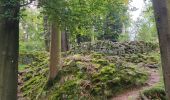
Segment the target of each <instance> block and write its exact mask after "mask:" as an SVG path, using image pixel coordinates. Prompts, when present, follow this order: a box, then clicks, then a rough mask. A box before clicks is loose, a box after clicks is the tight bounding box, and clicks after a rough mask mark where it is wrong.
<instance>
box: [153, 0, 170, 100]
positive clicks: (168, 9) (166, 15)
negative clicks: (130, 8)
mask: <svg viewBox="0 0 170 100" xmlns="http://www.w3.org/2000/svg"><path fill="white" fill-rule="evenodd" d="M153 6H154V10H155V19H156V24H157V30H158V36H159V44H160V51H161V59H162V67H163V68H162V69H163V75H164V83H165V90H166V95H167V100H170V0H153Z"/></svg>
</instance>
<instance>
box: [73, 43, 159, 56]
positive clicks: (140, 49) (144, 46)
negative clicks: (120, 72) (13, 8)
mask: <svg viewBox="0 0 170 100" xmlns="http://www.w3.org/2000/svg"><path fill="white" fill-rule="evenodd" d="M157 48H158V45H157V44H156V43H149V42H143V41H131V42H123V43H121V42H111V41H97V42H95V43H91V42H85V43H81V44H80V45H77V46H74V47H72V48H71V52H72V53H84V52H99V53H104V54H111V55H123V54H133V53H134V54H136V53H146V52H151V51H153V50H155V49H157Z"/></svg>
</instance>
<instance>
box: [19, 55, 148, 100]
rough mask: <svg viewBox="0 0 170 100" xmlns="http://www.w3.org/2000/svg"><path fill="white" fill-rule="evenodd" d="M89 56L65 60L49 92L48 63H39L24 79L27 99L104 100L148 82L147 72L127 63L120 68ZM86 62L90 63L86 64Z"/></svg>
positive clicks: (24, 91) (110, 62)
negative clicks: (47, 84)
mask: <svg viewBox="0 0 170 100" xmlns="http://www.w3.org/2000/svg"><path fill="white" fill-rule="evenodd" d="M86 56H87V57H86ZM86 56H85V57H83V56H80V55H78V56H73V57H70V58H68V59H66V60H64V61H65V63H64V65H63V66H62V67H61V69H60V70H59V71H58V76H57V79H56V80H55V81H53V82H52V83H53V85H52V86H51V87H50V88H45V85H46V82H47V76H48V70H49V69H48V66H47V65H48V64H47V62H48V60H44V61H40V62H39V61H38V62H37V61H35V63H33V64H31V65H30V67H29V68H28V69H29V70H28V72H27V75H26V76H23V77H24V78H25V79H26V80H24V85H23V87H22V89H21V90H22V92H23V93H24V96H26V97H29V98H30V99H32V100H34V99H35V98H40V97H41V98H43V97H47V98H50V100H64V99H67V100H104V99H108V98H109V97H111V96H112V95H113V94H116V93H118V92H121V91H122V90H124V89H127V88H130V87H133V86H138V85H142V84H143V83H144V82H145V81H146V80H147V74H146V73H144V71H141V69H140V68H135V67H129V66H126V65H127V63H126V62H125V61H123V62H124V63H122V64H117V63H113V62H112V61H111V60H106V56H104V55H102V56H101V58H103V59H101V58H99V57H98V56H97V58H99V59H97V58H96V57H95V58H94V57H92V56H90V55H86ZM86 58H88V59H89V60H87V61H86ZM82 59H83V60H82ZM84 59H85V60H84ZM114 62H117V61H114ZM117 65H119V66H117ZM125 66H126V67H125Z"/></svg>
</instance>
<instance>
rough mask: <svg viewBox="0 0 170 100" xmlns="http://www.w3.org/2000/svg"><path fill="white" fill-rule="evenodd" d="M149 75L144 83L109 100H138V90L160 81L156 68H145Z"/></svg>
mask: <svg viewBox="0 0 170 100" xmlns="http://www.w3.org/2000/svg"><path fill="white" fill-rule="evenodd" d="M147 70H148V72H149V74H150V76H149V79H148V81H147V82H146V85H144V86H143V87H140V88H133V89H129V90H126V91H124V92H123V93H121V94H119V95H117V96H115V97H113V98H111V100H140V92H141V91H142V90H145V89H147V88H150V87H152V86H153V85H155V84H157V83H158V82H159V81H160V75H159V72H158V69H151V68H147Z"/></svg>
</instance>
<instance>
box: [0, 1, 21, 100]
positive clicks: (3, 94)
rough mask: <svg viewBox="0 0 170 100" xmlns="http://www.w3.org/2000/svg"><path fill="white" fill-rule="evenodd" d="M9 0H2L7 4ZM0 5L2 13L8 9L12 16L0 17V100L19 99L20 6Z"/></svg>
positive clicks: (1, 2)
mask: <svg viewBox="0 0 170 100" xmlns="http://www.w3.org/2000/svg"><path fill="white" fill-rule="evenodd" d="M7 3H9V1H8V0H7V1H5V0H3V1H0V5H6V4H7ZM18 4H19V3H18V2H15V3H13V4H12V5H6V6H0V13H1V14H4V13H5V12H6V11H8V13H9V14H10V18H9V17H7V16H5V17H2V16H1V18H0V100H17V76H18V68H17V66H18V49H19V18H18V15H19V6H18Z"/></svg>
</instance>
